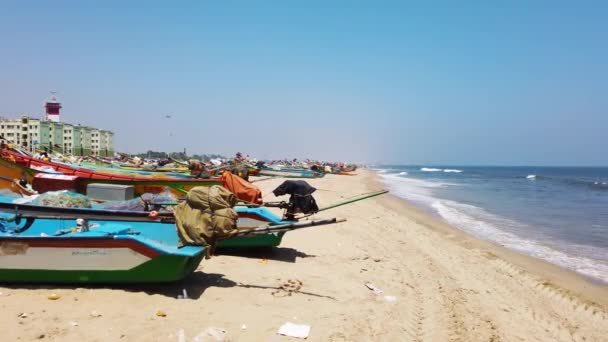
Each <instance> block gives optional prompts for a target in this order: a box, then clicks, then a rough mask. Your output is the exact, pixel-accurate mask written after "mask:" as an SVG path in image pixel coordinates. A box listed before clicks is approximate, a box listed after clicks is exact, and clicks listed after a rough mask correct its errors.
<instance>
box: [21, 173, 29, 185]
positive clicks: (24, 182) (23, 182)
mask: <svg viewBox="0 0 608 342" xmlns="http://www.w3.org/2000/svg"><path fill="white" fill-rule="evenodd" d="M19 185H21V186H22V187H24V188H27V185H28V183H27V176H26V175H25V173H22V174H21V179H19Z"/></svg>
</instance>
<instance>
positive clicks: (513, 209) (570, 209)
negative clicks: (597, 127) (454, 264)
mask: <svg viewBox="0 0 608 342" xmlns="http://www.w3.org/2000/svg"><path fill="white" fill-rule="evenodd" d="M374 169H375V170H376V171H378V173H379V174H380V176H381V178H382V180H383V181H384V182H385V183H386V185H387V187H388V189H389V190H390V191H391V193H392V194H393V195H396V196H398V197H401V198H403V199H405V200H407V201H409V202H411V203H413V204H414V205H417V206H419V207H421V208H423V209H426V210H427V211H429V212H430V213H432V214H433V215H436V216H438V217H440V218H441V219H443V220H445V221H447V222H448V223H450V224H451V225H452V226H454V227H456V228H458V229H461V230H463V231H465V232H467V233H469V234H471V235H473V236H476V237H478V238H481V239H484V240H489V241H493V242H495V243H497V244H500V245H503V246H505V247H507V248H510V249H512V250H515V251H517V252H520V253H523V254H527V255H530V256H533V257H536V258H540V259H543V260H546V261H548V262H550V263H553V264H555V265H558V266H561V267H563V268H566V269H569V270H572V271H575V272H578V273H579V274H581V275H583V276H585V277H588V278H590V279H592V280H594V281H596V282H598V283H603V284H608V167H524V166H521V167H469V166H466V167H465V166H460V167H459V166H419V165H418V166H412V165H409V166H404V165H384V166H375V167H374Z"/></svg>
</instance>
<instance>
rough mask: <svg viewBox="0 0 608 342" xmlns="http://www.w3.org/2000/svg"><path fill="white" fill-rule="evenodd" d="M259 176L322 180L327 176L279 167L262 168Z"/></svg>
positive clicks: (320, 173)
mask: <svg viewBox="0 0 608 342" xmlns="http://www.w3.org/2000/svg"><path fill="white" fill-rule="evenodd" d="M258 174H259V175H260V176H270V177H285V178H320V177H323V176H325V174H324V173H322V172H316V171H312V170H305V169H301V170H300V169H287V168H278V167H266V168H260V169H259V172H258Z"/></svg>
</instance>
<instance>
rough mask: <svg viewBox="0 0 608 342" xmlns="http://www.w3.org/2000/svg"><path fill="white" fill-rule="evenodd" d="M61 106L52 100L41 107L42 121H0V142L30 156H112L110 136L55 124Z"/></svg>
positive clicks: (112, 136) (28, 119) (76, 126)
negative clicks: (32, 154)
mask: <svg viewBox="0 0 608 342" xmlns="http://www.w3.org/2000/svg"><path fill="white" fill-rule="evenodd" d="M60 108H61V104H60V103H59V102H58V101H57V99H56V98H55V97H54V96H53V97H52V98H51V99H50V100H49V101H47V102H46V104H45V109H46V116H45V119H44V120H41V119H37V118H32V117H29V116H25V115H24V116H22V117H21V118H20V119H6V118H1V117H0V138H2V139H4V140H5V141H6V142H8V143H11V144H14V145H16V146H20V147H21V148H22V149H25V150H27V151H30V152H32V153H33V152H37V151H47V152H59V153H62V154H71V155H76V156H86V155H91V154H94V155H100V156H112V155H114V142H113V140H114V139H113V138H114V133H112V132H110V131H106V130H102V129H97V128H92V127H86V126H81V125H72V124H68V123H65V122H60V121H59V109H60Z"/></svg>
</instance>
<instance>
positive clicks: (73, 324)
mask: <svg viewBox="0 0 608 342" xmlns="http://www.w3.org/2000/svg"><path fill="white" fill-rule="evenodd" d="M70 325H71V326H73V327H77V326H78V323H77V322H70Z"/></svg>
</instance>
